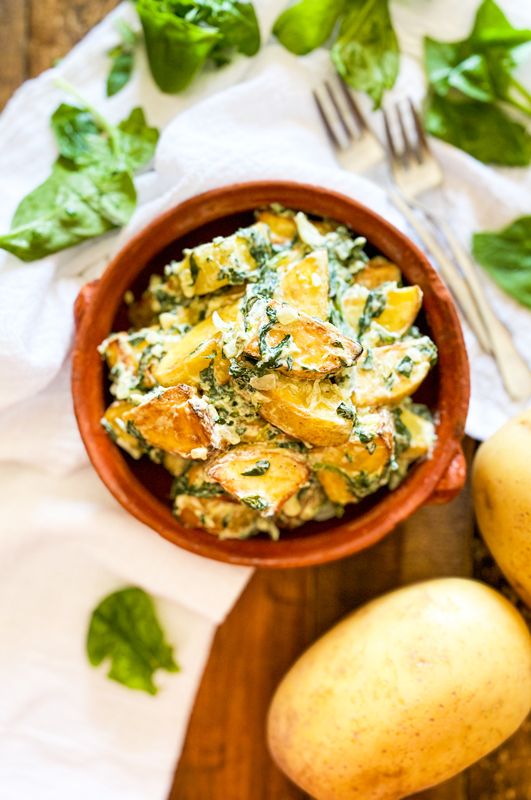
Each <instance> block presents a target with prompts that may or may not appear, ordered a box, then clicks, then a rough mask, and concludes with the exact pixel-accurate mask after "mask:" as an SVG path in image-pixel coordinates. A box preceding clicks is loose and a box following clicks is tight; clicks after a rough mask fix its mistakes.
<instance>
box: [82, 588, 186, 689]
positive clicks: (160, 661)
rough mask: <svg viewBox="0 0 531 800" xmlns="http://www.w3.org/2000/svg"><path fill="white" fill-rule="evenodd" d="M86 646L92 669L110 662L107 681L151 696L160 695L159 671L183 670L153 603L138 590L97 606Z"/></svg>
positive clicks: (124, 591)
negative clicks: (158, 692)
mask: <svg viewBox="0 0 531 800" xmlns="http://www.w3.org/2000/svg"><path fill="white" fill-rule="evenodd" d="M86 646H87V655H88V658H89V661H90V663H91V664H92V665H93V666H95V667H97V666H98V665H99V664H101V662H102V661H103V660H104V659H106V658H109V659H110V661H111V666H110V669H109V672H108V673H107V677H109V678H111V679H112V680H114V681H117V682H118V683H122V684H123V685H124V686H128V687H129V688H130V689H140V690H141V691H144V692H148V693H149V694H156V693H157V691H158V689H157V686H156V685H155V683H154V682H153V674H154V673H155V672H156V670H157V669H164V670H166V671H167V672H178V671H179V669H180V668H179V665H178V664H177V663H176V662H175V659H174V657H173V648H172V647H171V645H170V644H168V642H167V641H166V639H165V636H164V632H163V630H162V628H161V626H160V623H159V621H158V619H157V615H156V612H155V607H154V605H153V601H152V599H151V598H150V597H149V595H148V594H146V592H144V591H143V590H142V589H138V588H135V587H130V588H126V589H121V590H120V591H117V592H113V594H110V595H108V596H107V597H105V598H104V599H103V600H102V601H101V603H99V604H98V606H97V607H96V608H95V609H94V611H93V612H92V616H91V618H90V625H89V629H88V634H87V642H86Z"/></svg>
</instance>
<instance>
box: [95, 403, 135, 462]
mask: <svg viewBox="0 0 531 800" xmlns="http://www.w3.org/2000/svg"><path fill="white" fill-rule="evenodd" d="M133 408H134V405H133V403H130V402H129V401H128V400H115V402H114V403H111V405H110V406H109V407H108V409H107V410H106V412H105V414H104V415H103V418H102V420H101V424H102V426H103V427H104V428H105V430H106V431H107V433H108V434H109V436H110V437H111V439H112V440H113V441H114V442H116V444H117V445H119V446H120V447H121V448H122V449H123V450H125V451H126V453H129V455H130V456H132V457H133V458H140V456H141V455H142V453H143V452H144V451H143V450H142V447H141V446H140V442H139V441H138V439H137V438H135V437H134V436H133V435H132V434H130V433H129V432H128V431H127V422H126V421H125V420H124V414H127V412H128V411H131V409H133Z"/></svg>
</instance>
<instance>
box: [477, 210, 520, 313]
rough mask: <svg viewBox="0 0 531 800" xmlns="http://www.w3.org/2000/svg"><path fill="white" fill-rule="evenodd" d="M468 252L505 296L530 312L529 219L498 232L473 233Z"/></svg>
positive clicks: (516, 222)
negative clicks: (510, 297)
mask: <svg viewBox="0 0 531 800" xmlns="http://www.w3.org/2000/svg"><path fill="white" fill-rule="evenodd" d="M472 252H473V254H474V258H475V259H476V261H477V262H478V263H479V264H481V266H482V267H484V269H485V270H486V271H487V272H488V273H489V275H490V276H491V277H492V278H493V279H494V280H495V281H496V283H497V284H498V285H499V286H501V288H502V289H503V290H504V291H506V292H507V294H510V295H511V296H512V297H514V299H515V300H518V302H519V303H522V305H525V306H528V307H529V308H531V216H527V217H520V219H517V220H515V221H514V222H513V223H512V224H511V225H508V226H507V227H506V228H503V230H501V231H485V232H482V233H475V234H474V236H473V239H472Z"/></svg>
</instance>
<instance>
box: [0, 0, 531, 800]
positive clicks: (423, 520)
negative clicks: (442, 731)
mask: <svg viewBox="0 0 531 800" xmlns="http://www.w3.org/2000/svg"><path fill="white" fill-rule="evenodd" d="M117 4H118V0H97V2H96V0H0V22H1V24H0V52H1V53H2V69H1V70H0V108H1V107H3V105H4V103H5V102H6V101H7V99H8V98H9V96H10V95H11V93H12V92H13V91H14V90H15V89H16V88H17V86H18V85H19V84H20V83H22V81H24V80H25V79H26V78H29V77H32V76H34V75H36V74H38V73H39V72H41V71H42V70H43V69H46V68H47V67H49V66H51V64H53V62H54V61H55V59H57V58H60V57H61V56H63V55H65V53H67V52H68V51H69V50H70V48H71V47H72V46H73V45H74V44H75V43H76V42H77V41H78V40H79V39H80V38H81V37H82V36H83V35H84V34H85V33H86V32H87V31H88V30H89V29H90V28H91V27H92V26H93V25H95V24H96V22H98V21H99V19H101V17H103V16H104V15H105V14H106V13H108V12H109V11H110V10H111V9H112V8H114V6H116V5H117ZM474 447H475V444H474V442H472V441H471V440H468V441H467V443H466V451H467V456H468V459H469V460H470V459H471V457H472V454H473V450H474ZM478 547H480V545H479V544H478V542H477V540H476V539H475V538H474V520H473V510H472V504H471V499H470V490H469V487H467V488H466V490H465V491H464V492H463V493H462V494H461V495H460V496H459V497H458V498H457V499H456V500H454V501H453V502H452V503H450V504H449V505H446V506H431V507H426V508H423V509H421V510H420V511H419V512H417V514H415V515H414V516H413V517H411V518H410V519H409V520H408V521H407V522H406V523H405V524H403V525H401V526H400V527H399V529H397V530H396V531H395V532H394V533H393V534H392V535H391V536H389V537H388V538H387V539H386V540H384V541H383V542H381V543H380V544H379V545H377V546H376V547H374V548H372V549H371V550H369V551H367V552H365V553H362V554H360V555H358V556H354V557H352V558H350V559H347V560H345V561H342V562H339V563H336V564H329V565H325V566H322V567H314V568H311V569H303V570H289V571H284V572H275V571H262V572H257V573H255V575H254V576H253V578H252V579H251V581H250V583H249V585H248V587H247V589H246V590H245V592H244V593H243V595H242V597H241V598H240V600H239V602H238V603H237V604H236V606H235V608H234V609H233V611H232V613H231V614H230V615H229V617H228V619H227V621H226V622H225V623H224V625H222V626H221V628H220V629H219V631H218V634H217V636H216V639H215V642H214V647H213V650H212V654H211V656H210V659H209V662H208V665H207V668H206V672H205V675H204V678H203V682H202V684H201V687H200V690H199V694H198V697H197V702H196V704H195V708H194V712H193V715H192V719H191V722H190V728H189V731H188V736H187V739H186V744H185V748H184V752H183V755H182V758H181V760H180V763H179V766H178V769H177V771H176V773H175V779H174V782H173V787H172V790H171V793H170V797H169V800H302V798H305V797H306V795H305V794H304V793H303V792H301V791H299V790H298V789H297V788H296V787H294V786H293V784H291V783H290V782H289V781H288V780H287V779H286V778H284V777H283V776H282V775H281V773H280V772H279V771H278V770H277V769H276V767H275V766H274V764H273V763H272V761H271V759H270V758H269V756H268V753H267V748H266V744H265V737H264V722H265V717H266V712H267V707H268V704H269V701H270V698H271V695H272V693H273V691H274V689H275V686H276V684H277V683H278V681H279V680H280V678H281V677H282V675H283V674H284V672H285V671H286V670H287V669H288V668H289V666H290V665H291V664H292V663H293V661H294V660H295V659H296V658H297V656H298V655H299V654H300V653H301V652H302V651H303V650H304V649H305V648H306V647H307V645H308V644H310V642H312V641H313V640H314V639H315V638H317V637H318V636H319V635H320V634H321V633H322V632H323V631H325V630H326V629H327V628H329V627H330V626H331V625H332V624H333V623H334V622H335V621H336V620H337V619H338V618H340V617H341V616H343V615H344V614H346V613H347V612H348V611H351V610H352V609H354V608H355V607H356V606H358V605H359V604H360V603H363V602H365V601H366V600H368V599H370V598H372V597H374V596H375V595H378V594H381V593H382V592H385V591H388V590H390V589H393V588H395V587H397V586H401V585H403V584H407V583H411V582H412V581H416V580H421V579H424V578H430V577H436V576H443V575H473V574H474V575H475V576H476V577H480V578H481V579H483V580H487V581H488V582H490V583H493V584H494V585H500V577H499V573H498V572H497V570H496V568H495V567H493V565H492V562H491V561H490V559H489V558H488V557H485V556H484V554H483V557H482V554H481V553H480V554H479V555H480V557H479V558H476V559H474V552H475V551H476V552H477V550H478ZM416 798H417V800H531V723H530V722H528V723H527V725H524V726H523V727H522V728H521V729H520V731H518V733H517V734H515V736H513V737H512V739H511V740H510V741H509V742H507V743H506V744H505V745H503V746H502V747H501V748H499V749H498V750H497V751H496V752H495V753H493V754H491V755H490V756H488V757H487V758H485V759H483V760H482V761H481V762H479V763H478V764H476V765H475V766H474V767H472V768H471V769H469V770H468V771H467V772H466V773H464V774H462V775H460V776H458V777H457V778H455V779H453V780H452V781H449V782H448V783H446V784H444V785H441V786H439V787H437V788H435V789H432V790H430V791H427V792H423V793H422V794H419V795H416Z"/></svg>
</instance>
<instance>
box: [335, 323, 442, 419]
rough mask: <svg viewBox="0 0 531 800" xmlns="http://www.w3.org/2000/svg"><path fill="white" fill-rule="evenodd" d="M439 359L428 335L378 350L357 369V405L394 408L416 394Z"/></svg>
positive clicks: (354, 396) (355, 388)
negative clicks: (392, 406) (405, 398)
mask: <svg viewBox="0 0 531 800" xmlns="http://www.w3.org/2000/svg"><path fill="white" fill-rule="evenodd" d="M436 360H437V348H436V347H435V345H434V343H433V342H432V341H431V339H430V338H429V337H428V336H421V337H419V338H418V339H406V340H404V341H400V342H396V343H395V344H392V345H386V346H384V347H375V348H373V349H372V350H371V351H370V352H369V355H368V356H367V358H366V359H365V360H364V361H363V363H361V364H359V366H358V365H356V366H355V367H354V370H353V372H354V391H353V393H352V398H351V399H352V402H353V403H354V405H355V406H379V405H384V404H388V405H394V404H396V403H399V402H400V401H401V400H403V399H404V397H409V396H410V395H412V394H413V392H415V391H416V390H417V389H418V387H419V386H420V384H421V383H422V381H423V380H424V378H425V377H426V375H427V374H428V372H429V371H430V368H431V366H432V365H433V364H434V363H435V362H436Z"/></svg>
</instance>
